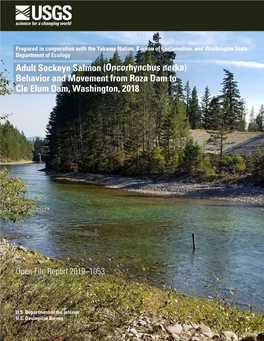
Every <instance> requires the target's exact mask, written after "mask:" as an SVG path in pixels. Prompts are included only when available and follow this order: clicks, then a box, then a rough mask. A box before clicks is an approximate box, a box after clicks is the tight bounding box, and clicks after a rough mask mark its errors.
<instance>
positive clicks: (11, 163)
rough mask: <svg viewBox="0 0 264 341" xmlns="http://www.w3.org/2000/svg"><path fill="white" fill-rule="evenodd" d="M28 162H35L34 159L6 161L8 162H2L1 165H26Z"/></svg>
mask: <svg viewBox="0 0 264 341" xmlns="http://www.w3.org/2000/svg"><path fill="white" fill-rule="evenodd" d="M27 163H34V161H32V160H21V161H6V162H0V166H10V165H24V164H27Z"/></svg>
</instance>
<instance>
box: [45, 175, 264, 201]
mask: <svg viewBox="0 0 264 341" xmlns="http://www.w3.org/2000/svg"><path fill="white" fill-rule="evenodd" d="M47 174H48V175H51V176H54V177H57V178H66V179H69V180H79V181H84V182H86V183H91V184H97V185H103V186H106V187H108V188H115V189H121V190H124V191H132V192H138V193H145V194H150V195H158V196H168V197H175V198H183V199H210V200H225V201H232V202H244V203H250V204H259V205H263V204H264V188H263V187H259V186H253V185H252V184H246V183H242V184H237V183H236V184H235V183H233V184H232V185H231V184H225V183H224V182H218V183H215V182H211V183H186V181H183V180H182V179H175V178H174V179H173V178H172V177H170V176H163V177H159V178H154V177H152V178H139V177H137V178H130V177H123V176H119V175H106V174H90V173H79V172H68V173H67V172H64V173H62V172H47Z"/></svg>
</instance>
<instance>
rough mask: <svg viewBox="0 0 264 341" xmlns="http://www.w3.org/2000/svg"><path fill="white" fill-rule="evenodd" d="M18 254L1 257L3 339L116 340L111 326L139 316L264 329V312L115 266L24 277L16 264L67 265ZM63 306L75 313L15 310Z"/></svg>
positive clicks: (238, 329)
mask: <svg viewBox="0 0 264 341" xmlns="http://www.w3.org/2000/svg"><path fill="white" fill-rule="evenodd" d="M17 254H18V255H19V257H20V258H19V259H17V260H15V261H14V254H10V253H7V254H6V255H5V256H2V261H1V264H2V267H1V278H0V280H1V307H2V318H1V330H2V340H8V341H17V340H21V341H24V340H25V341H33V340H34V341H38V340H39V341H41V340H45V339H47V338H48V340H51V341H55V340H56V341H64V340H103V339H104V337H106V336H110V335H113V337H114V338H113V339H115V337H116V340H118V337H117V336H114V335H115V330H116V329H117V328H124V327H125V326H128V324H129V322H130V321H131V320H133V318H135V317H139V316H143V315H144V316H149V317H151V318H152V317H159V318H164V319H168V320H169V321H170V323H173V322H196V323H204V324H205V325H208V326H210V327H211V329H212V330H214V331H215V332H220V331H223V330H230V331H233V332H235V333H237V335H238V336H243V335H245V334H248V333H250V332H255V333H259V332H261V331H263V330H264V317H263V316H261V315H259V314H254V313H253V312H252V311H247V312H242V311H239V310H238V309H237V308H235V307H230V306H228V305H227V304H224V305H223V304H219V303H218V302H217V301H213V300H209V299H202V300H200V299H197V298H194V297H191V296H187V295H183V294H178V293H177V292H176V291H175V290H173V289H172V288H168V289H164V290H160V289H158V288H155V287H151V286H149V285H147V284H146V283H138V282H136V281H132V280H129V279H127V278H126V277H125V275H124V274H123V272H121V271H120V270H119V269H118V268H117V269H116V270H115V272H114V274H111V275H109V274H105V275H100V274H99V275H98V274H93V275H91V274H85V275H81V274H80V275H70V274H63V275H58V276H54V275H23V276H22V275H20V274H17V273H16V269H17V268H20V269H29V270H30V269H32V271H34V269H35V268H41V269H42V270H46V271H47V270H48V269H49V268H50V269H54V270H65V269H66V268H68V269H70V268H71V265H65V264H63V263H62V262H60V261H57V260H46V259H45V258H44V257H43V256H42V255H41V254H38V253H36V252H31V253H29V254H28V255H27V254H26V253H21V252H17ZM22 257H23V258H24V259H22ZM42 262H43V263H42ZM40 263H41V264H40ZM74 267H76V266H74ZM63 309H65V310H70V311H79V314H78V315H54V316H64V319H63V321H25V320H24V321H19V320H16V316H17V314H16V310H32V311H36V310H42V311H53V310H55V311H56V310H60V311H62V310H63ZM35 316H36V315H35Z"/></svg>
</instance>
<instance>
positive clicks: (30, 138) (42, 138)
mask: <svg viewBox="0 0 264 341" xmlns="http://www.w3.org/2000/svg"><path fill="white" fill-rule="evenodd" d="M36 137H39V138H40V139H41V140H44V139H45V137H41V136H31V137H27V140H28V141H30V142H33V141H35V140H36Z"/></svg>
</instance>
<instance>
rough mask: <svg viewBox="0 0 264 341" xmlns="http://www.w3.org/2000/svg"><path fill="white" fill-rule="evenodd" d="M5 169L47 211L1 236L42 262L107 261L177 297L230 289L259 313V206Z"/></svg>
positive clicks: (262, 254) (31, 168)
mask: <svg viewBox="0 0 264 341" xmlns="http://www.w3.org/2000/svg"><path fill="white" fill-rule="evenodd" d="M12 168H13V169H14V174H16V175H19V176H21V177H22V178H23V179H25V180H29V181H30V191H31V195H32V197H34V196H39V197H40V202H39V204H40V205H42V206H48V207H49V211H42V212H40V214H39V215H38V217H37V218H30V219H28V220H26V222H25V223H22V224H21V223H19V224H15V225H6V224H3V227H2V232H3V233H7V234H9V235H10V234H14V238H13V241H15V242H17V243H19V244H23V245H26V246H28V247H30V248H33V249H36V250H38V251H41V252H43V253H44V254H45V255H46V256H49V257H58V258H61V259H65V258H67V257H71V258H73V259H76V260H79V259H81V258H83V257H84V256H87V257H91V258H95V257H97V256H99V257H100V260H101V261H102V262H105V263H106V262H107V260H108V258H114V259H116V261H118V262H121V263H122V264H124V266H126V267H127V268H129V270H130V271H131V272H133V273H134V274H136V275H137V276H138V277H140V276H145V275H146V276H147V278H148V279H149V280H150V281H151V282H152V283H155V284H156V285H160V284H167V285H169V284H170V283H171V281H172V280H174V285H175V286H176V287H177V288H178V289H179V291H180V292H185V293H188V294H193V295H197V296H206V295H208V294H211V293H209V292H208V290H206V289H204V286H205V285H208V284H211V285H212V286H213V287H218V286H221V287H222V288H223V289H224V290H228V288H236V289H237V297H236V300H238V301H240V302H241V303H244V302H246V303H249V304H252V303H253V305H254V306H255V307H256V309H258V310H261V309H262V311H263V307H264V288H263V285H262V283H263V277H264V275H263V273H264V269H263V264H264V251H263V240H264V229H263V217H264V215H263V207H262V206H256V205H244V204H233V203H230V204H229V203H227V204H223V203H221V202H212V201H199V200H180V199H175V198H164V197H151V196H148V195H144V194H138V193H137V194H135V193H130V192H122V191H118V190H114V189H106V188H104V187H102V186H95V185H87V184H84V183H80V182H69V181H66V180H63V179H61V180H55V179H54V178H50V177H49V176H46V174H45V173H44V172H38V169H41V168H43V165H39V164H34V165H23V166H12ZM253 208H254V209H253ZM95 229H97V232H98V236H94V230H95ZM192 233H195V235H196V244H197V245H196V247H197V248H196V250H195V252H193V251H192ZM20 234H21V236H22V238H19V239H18V238H17V236H18V235H20ZM15 237H16V238H15ZM143 268H144V269H145V270H143ZM217 279H219V280H217Z"/></svg>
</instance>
